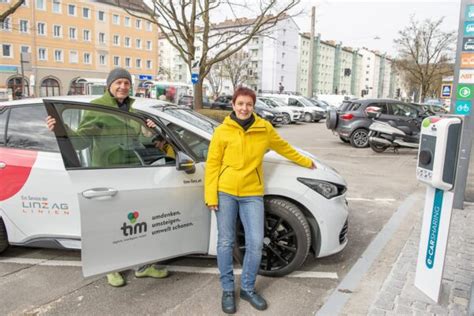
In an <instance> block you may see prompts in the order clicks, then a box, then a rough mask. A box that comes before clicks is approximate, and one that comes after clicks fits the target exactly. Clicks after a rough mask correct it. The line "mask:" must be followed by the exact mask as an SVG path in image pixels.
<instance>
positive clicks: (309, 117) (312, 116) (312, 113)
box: [262, 93, 326, 122]
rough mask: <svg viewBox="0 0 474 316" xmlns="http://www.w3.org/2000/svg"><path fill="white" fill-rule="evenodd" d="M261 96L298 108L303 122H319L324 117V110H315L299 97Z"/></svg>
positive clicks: (287, 95)
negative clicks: (301, 111) (302, 112)
mask: <svg viewBox="0 0 474 316" xmlns="http://www.w3.org/2000/svg"><path fill="white" fill-rule="evenodd" d="M262 96H264V97H270V98H272V99H278V100H280V101H283V103H285V104H286V105H289V106H295V107H298V108H300V109H301V110H303V111H304V114H303V119H304V121H305V122H319V121H320V120H321V119H323V118H324V117H325V115H326V113H325V111H324V110H322V109H320V108H317V107H316V106H314V105H313V104H312V103H311V102H310V101H309V100H308V99H306V98H305V97H303V96H300V95H290V94H265V93H264V94H262Z"/></svg>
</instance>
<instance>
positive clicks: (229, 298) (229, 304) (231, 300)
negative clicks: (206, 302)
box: [222, 291, 236, 314]
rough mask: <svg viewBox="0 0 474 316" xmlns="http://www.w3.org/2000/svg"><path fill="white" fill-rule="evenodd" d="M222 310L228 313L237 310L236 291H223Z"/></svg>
mask: <svg viewBox="0 0 474 316" xmlns="http://www.w3.org/2000/svg"><path fill="white" fill-rule="evenodd" d="M222 311H223V312H224V313H226V314H234V313H235V312H236V309H235V295H234V291H224V292H222Z"/></svg>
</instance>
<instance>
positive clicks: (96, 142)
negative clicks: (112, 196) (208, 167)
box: [46, 68, 168, 287]
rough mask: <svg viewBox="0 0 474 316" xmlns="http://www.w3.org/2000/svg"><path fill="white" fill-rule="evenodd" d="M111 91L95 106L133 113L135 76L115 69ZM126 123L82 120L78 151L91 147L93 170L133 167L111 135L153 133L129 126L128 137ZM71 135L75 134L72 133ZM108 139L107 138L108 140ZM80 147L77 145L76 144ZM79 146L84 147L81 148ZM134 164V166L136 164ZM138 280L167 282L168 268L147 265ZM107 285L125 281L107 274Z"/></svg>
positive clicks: (90, 115) (51, 122)
mask: <svg viewBox="0 0 474 316" xmlns="http://www.w3.org/2000/svg"><path fill="white" fill-rule="evenodd" d="M106 84H107V90H106V91H105V93H104V95H103V96H102V97H100V98H97V99H94V100H92V101H91V103H92V104H97V105H102V106H110V107H111V108H118V109H121V110H123V111H126V112H131V111H133V110H132V104H133V102H134V101H135V100H134V99H133V98H131V97H130V96H129V92H130V87H131V85H132V76H131V75H130V73H129V72H128V71H127V70H126V69H123V68H115V69H114V70H112V71H111V72H110V73H109V75H108V76H107V81H106ZM46 124H47V125H48V128H49V129H50V130H51V131H52V130H53V129H54V126H55V124H56V120H55V119H54V118H53V117H51V116H48V117H47V118H46ZM146 124H147V126H148V127H149V128H155V127H156V124H155V123H154V122H153V121H152V120H150V119H147V121H146ZM123 126H124V124H123V121H121V120H120V119H119V117H117V118H116V119H115V118H114V117H113V116H112V115H101V114H98V113H97V112H86V113H85V114H84V117H83V118H82V119H81V122H80V124H79V128H78V129H77V130H76V131H75V132H73V133H74V136H75V137H74V138H73V139H74V140H73V142H75V144H74V147H75V148H86V147H91V156H92V158H91V166H92V167H105V166H111V165H123V164H130V163H131V162H132V161H131V159H135V158H134V157H130V156H128V155H125V154H124V152H123V151H121V150H120V148H118V146H117V143H118V142H110V141H107V140H106V139H107V137H106V136H107V134H108V133H110V134H114V135H117V134H124V135H127V134H130V133H128V132H130V131H131V132H132V134H134V135H137V136H138V135H139V134H140V131H141V132H142V134H144V135H145V136H151V133H149V131H147V130H146V128H141V126H140V125H139V124H138V123H137V122H135V121H130V122H127V126H128V127H127V129H128V131H125V133H120V132H119V133H117V129H118V128H120V129H121V130H122V129H123ZM70 132H71V131H70ZM104 136H105V137H104ZM76 143H77V144H76ZM79 143H82V145H81V144H79ZM132 163H133V162H132ZM135 276H136V277H138V278H142V277H153V278H165V277H167V276H168V271H167V270H166V268H158V267H156V266H155V265H144V266H141V267H139V268H138V269H137V270H136V271H135ZM107 281H108V283H109V284H110V285H111V286H116V287H118V286H123V285H125V280H124V278H123V276H122V275H121V274H120V273H119V272H113V273H109V274H107Z"/></svg>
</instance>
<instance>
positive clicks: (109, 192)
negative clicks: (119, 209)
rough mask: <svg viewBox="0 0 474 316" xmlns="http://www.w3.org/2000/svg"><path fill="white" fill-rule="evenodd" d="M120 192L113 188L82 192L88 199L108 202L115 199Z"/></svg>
mask: <svg viewBox="0 0 474 316" xmlns="http://www.w3.org/2000/svg"><path fill="white" fill-rule="evenodd" d="M117 193H118V190H116V189H112V188H94V189H90V190H86V191H84V192H82V196H83V197H85V198H86V199H96V200H107V199H111V198H113V197H114V196H115V195H116V194H117Z"/></svg>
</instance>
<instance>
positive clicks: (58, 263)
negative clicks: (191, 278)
mask: <svg viewBox="0 0 474 316" xmlns="http://www.w3.org/2000/svg"><path fill="white" fill-rule="evenodd" d="M0 263H16V264H28V265H39V266H51V267H82V263H81V261H77V260H48V259H33V258H13V257H4V258H0ZM165 267H166V268H167V269H168V270H169V271H172V272H184V273H198V274H216V275H217V274H219V269H217V268H204V267H186V266H173V265H169V266H167V265H165ZM234 274H235V275H241V274H242V269H234ZM286 277H288V278H312V279H336V280H337V279H338V276H337V273H336V272H319V271H295V272H293V273H291V274H290V275H287V276H286Z"/></svg>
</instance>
